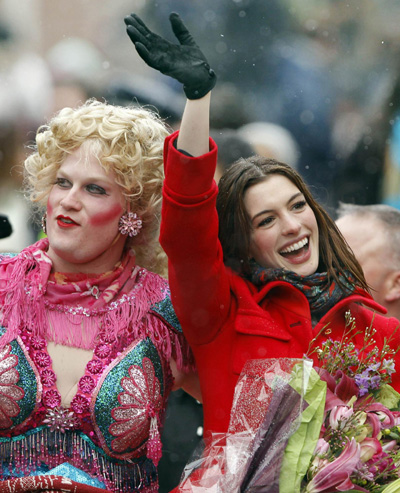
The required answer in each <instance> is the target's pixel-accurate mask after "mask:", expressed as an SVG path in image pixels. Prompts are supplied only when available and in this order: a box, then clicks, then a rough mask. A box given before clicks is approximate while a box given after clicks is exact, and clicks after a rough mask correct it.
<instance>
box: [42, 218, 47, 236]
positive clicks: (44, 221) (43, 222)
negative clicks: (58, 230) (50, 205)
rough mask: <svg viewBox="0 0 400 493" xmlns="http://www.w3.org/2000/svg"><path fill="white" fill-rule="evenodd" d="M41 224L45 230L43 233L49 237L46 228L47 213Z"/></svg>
mask: <svg viewBox="0 0 400 493" xmlns="http://www.w3.org/2000/svg"><path fill="white" fill-rule="evenodd" d="M41 223H42V229H43V233H44V234H45V235H47V231H46V228H47V212H45V213H44V214H43V216H42V220H41Z"/></svg>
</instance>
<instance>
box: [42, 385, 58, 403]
mask: <svg viewBox="0 0 400 493" xmlns="http://www.w3.org/2000/svg"><path fill="white" fill-rule="evenodd" d="M43 403H44V405H45V406H46V407H51V408H54V407H57V406H59V405H60V403H61V396H60V394H59V393H58V392H57V390H53V389H52V390H48V391H47V392H46V393H45V394H44V396H43Z"/></svg>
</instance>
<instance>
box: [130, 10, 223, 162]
mask: <svg viewBox="0 0 400 493" xmlns="http://www.w3.org/2000/svg"><path fill="white" fill-rule="evenodd" d="M169 20H170V22H171V27H172V30H173V32H174V34H175V36H176V38H177V40H178V41H179V44H174V43H170V42H169V41H167V40H166V39H164V38H162V37H161V36H158V35H157V34H155V33H153V32H152V31H150V29H149V28H148V27H147V26H146V25H145V24H144V22H143V21H142V20H141V19H140V18H139V17H138V16H137V15H136V14H131V15H129V16H127V17H126V18H125V24H126V26H127V27H126V30H127V33H128V36H129V37H130V38H131V40H132V42H133V44H134V45H135V48H136V50H137V52H138V54H139V55H140V56H141V57H142V58H143V60H144V61H145V62H146V63H147V65H149V66H150V67H152V68H155V69H156V70H159V71H160V72H162V73H163V74H165V75H168V76H170V77H173V78H174V79H176V80H178V81H179V82H181V83H182V84H183V89H184V91H185V94H186V96H187V98H188V101H187V104H186V107H185V111H184V113H183V117H182V123H181V128H180V135H179V137H178V142H177V146H178V148H179V149H182V150H184V151H186V152H188V153H189V154H191V155H192V156H200V155H202V154H204V153H206V152H207V151H208V150H209V149H208V137H209V107H210V91H211V89H212V88H213V87H214V85H215V83H216V79H217V78H216V75H215V73H214V71H213V70H212V69H211V68H210V66H209V64H208V62H207V59H206V57H205V56H204V54H203V53H202V51H201V50H200V48H199V47H198V46H197V44H196V43H195V41H194V40H193V37H192V36H191V34H190V33H189V31H188V30H187V28H186V26H185V25H184V23H183V22H182V20H181V18H180V17H179V15H178V14H175V13H172V14H171V15H170V17H169Z"/></svg>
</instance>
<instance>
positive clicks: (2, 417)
mask: <svg viewBox="0 0 400 493" xmlns="http://www.w3.org/2000/svg"><path fill="white" fill-rule="evenodd" d="M10 352H11V346H10V345H7V346H5V347H4V348H2V349H1V351H0V428H1V429H4V428H10V427H11V426H12V424H13V423H12V420H11V419H10V418H13V417H15V416H18V414H19V412H20V407H19V405H18V404H17V402H16V401H19V400H21V399H22V398H23V397H24V395H25V393H24V391H23V389H21V387H18V386H17V385H15V384H16V383H17V382H18V380H19V373H18V371H17V370H16V368H15V367H16V366H17V364H18V356H16V355H15V354H10Z"/></svg>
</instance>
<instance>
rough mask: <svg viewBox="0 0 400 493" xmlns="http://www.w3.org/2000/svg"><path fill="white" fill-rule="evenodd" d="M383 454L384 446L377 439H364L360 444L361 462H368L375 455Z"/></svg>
mask: <svg viewBox="0 0 400 493" xmlns="http://www.w3.org/2000/svg"><path fill="white" fill-rule="evenodd" d="M381 452H382V445H381V443H380V441H379V440H377V439H376V438H368V437H367V438H364V440H363V441H362V442H361V443H360V460H361V462H368V461H369V460H370V459H371V458H372V457H373V456H374V455H376V454H380V453H381Z"/></svg>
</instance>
